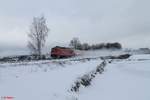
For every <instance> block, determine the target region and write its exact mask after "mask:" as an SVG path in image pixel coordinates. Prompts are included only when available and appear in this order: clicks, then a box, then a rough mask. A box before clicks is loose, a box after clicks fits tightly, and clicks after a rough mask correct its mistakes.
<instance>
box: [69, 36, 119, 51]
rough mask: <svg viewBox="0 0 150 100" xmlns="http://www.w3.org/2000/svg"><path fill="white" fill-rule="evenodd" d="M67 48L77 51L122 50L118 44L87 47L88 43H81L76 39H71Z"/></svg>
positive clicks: (100, 44)
mask: <svg viewBox="0 0 150 100" xmlns="http://www.w3.org/2000/svg"><path fill="white" fill-rule="evenodd" d="M69 46H70V47H72V48H74V49H77V50H98V49H122V45H121V44H120V43H118V42H115V43H99V44H92V45H89V44H88V43H81V42H80V40H79V39H78V38H73V39H72V40H71V41H70V44H69Z"/></svg>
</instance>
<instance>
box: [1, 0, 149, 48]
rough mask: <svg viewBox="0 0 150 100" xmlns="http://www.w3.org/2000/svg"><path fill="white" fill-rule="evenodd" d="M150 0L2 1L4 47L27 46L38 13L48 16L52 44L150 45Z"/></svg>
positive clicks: (2, 38)
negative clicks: (112, 43)
mask: <svg viewBox="0 0 150 100" xmlns="http://www.w3.org/2000/svg"><path fill="white" fill-rule="evenodd" d="M149 5H150V0H0V46H1V48H0V50H2V49H4V47H5V49H6V48H9V49H10V48H12V49H15V46H18V47H19V48H23V47H26V45H27V40H28V37H27V34H26V33H27V32H28V30H29V26H30V24H31V22H32V19H33V17H34V16H40V15H44V16H45V17H46V19H47V24H48V27H49V28H50V29H51V31H50V32H49V38H48V41H47V44H48V45H52V44H55V43H60V44H63V43H68V42H69V41H70V39H71V38H73V37H79V39H80V40H81V42H88V43H91V44H92V43H101V42H120V43H122V45H123V46H124V47H129V48H130V47H132V48H138V47H150V12H149V10H150V6H149Z"/></svg>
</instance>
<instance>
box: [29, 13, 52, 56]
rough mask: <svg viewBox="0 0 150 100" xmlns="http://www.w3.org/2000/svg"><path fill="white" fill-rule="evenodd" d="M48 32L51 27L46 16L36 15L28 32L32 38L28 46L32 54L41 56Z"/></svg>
mask: <svg viewBox="0 0 150 100" xmlns="http://www.w3.org/2000/svg"><path fill="white" fill-rule="evenodd" d="M48 32H49V28H48V27H47V24H46V19H45V17H44V16H41V17H34V18H33V22H32V24H31V26H30V30H29V33H28V37H29V39H30V40H29V41H28V48H29V49H30V51H31V53H32V54H35V55H38V56H39V57H40V58H41V55H42V49H43V47H44V46H45V42H46V38H47V37H48Z"/></svg>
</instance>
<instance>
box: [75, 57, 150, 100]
mask: <svg viewBox="0 0 150 100" xmlns="http://www.w3.org/2000/svg"><path fill="white" fill-rule="evenodd" d="M147 56H148V55H142V57H147ZM135 57H137V56H133V58H135ZM142 57H140V58H142ZM149 66H150V61H141V62H139V61H138V63H137V62H136V61H130V62H128V61H125V62H118V63H116V62H115V63H112V64H109V65H108V66H107V67H106V71H105V72H104V74H102V75H99V76H97V78H96V79H95V80H94V81H93V84H92V86H91V87H90V89H88V88H87V89H84V90H82V91H81V92H80V95H79V97H78V98H79V99H78V100H100V99H101V100H149V99H150V95H149V93H150V86H149V84H150V67H149Z"/></svg>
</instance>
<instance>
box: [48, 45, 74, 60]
mask: <svg viewBox="0 0 150 100" xmlns="http://www.w3.org/2000/svg"><path fill="white" fill-rule="evenodd" d="M72 56H75V52H74V50H72V49H70V48H66V47H59V46H56V47H54V48H52V49H51V57H52V58H67V57H72Z"/></svg>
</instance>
